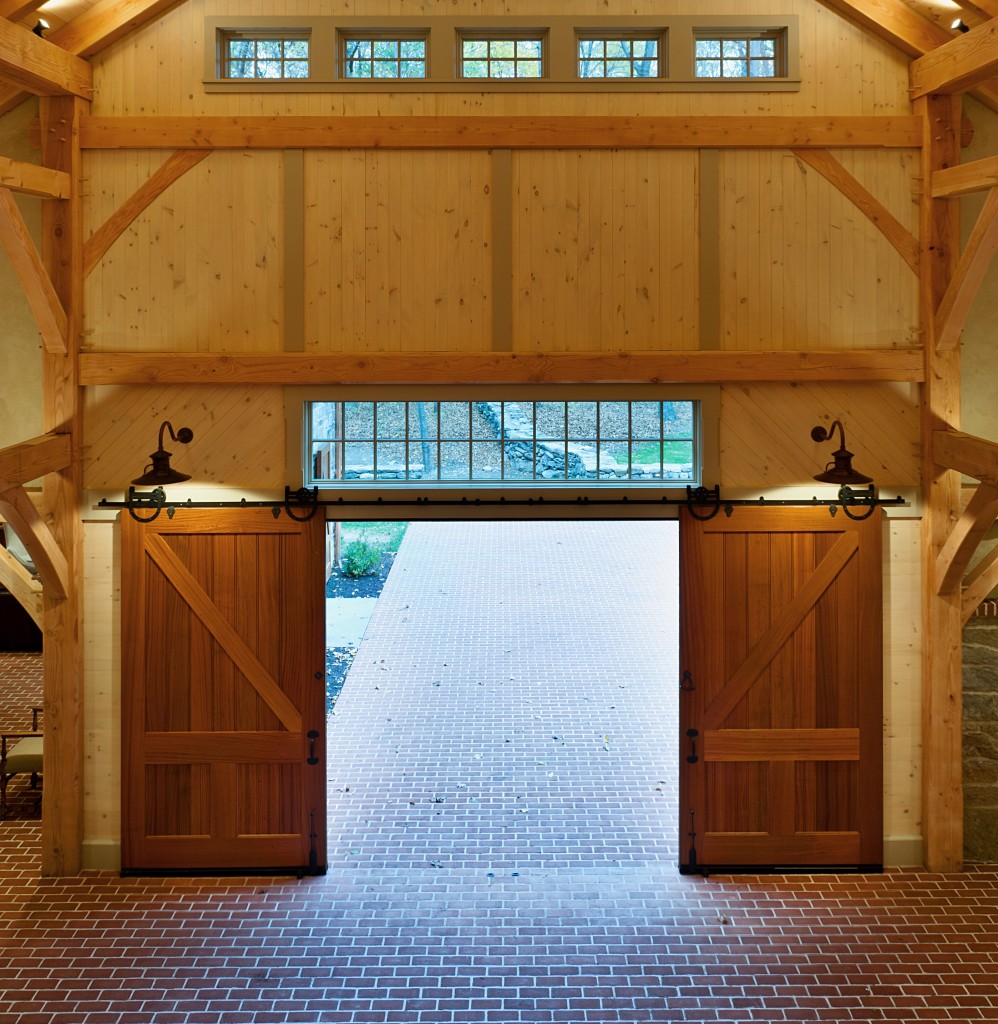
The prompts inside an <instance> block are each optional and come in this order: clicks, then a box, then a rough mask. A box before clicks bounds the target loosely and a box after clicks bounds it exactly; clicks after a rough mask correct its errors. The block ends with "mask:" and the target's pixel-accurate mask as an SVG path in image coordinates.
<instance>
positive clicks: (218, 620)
mask: <svg viewBox="0 0 998 1024" xmlns="http://www.w3.org/2000/svg"><path fill="white" fill-rule="evenodd" d="M146 552H147V554H148V556H149V558H150V559H152V561H153V562H154V563H155V564H156V565H157V566H158V567H159V568H160V570H162V572H163V573H164V575H165V576H166V577H167V579H168V580H169V581H170V583H171V585H172V586H173V587H174V588H175V589H176V590H177V593H178V594H179V595H180V596H181V598H182V599H183V600H184V602H185V603H186V604H187V605H188V606H189V607H190V609H191V611H192V612H193V613H194V614H195V615H196V616H197V618H198V620H199V621H200V622H202V623H203V624H204V625H205V627H206V628H207V629H208V631H209V632H210V633H211V635H212V636H213V637H214V638H215V639H216V640H217V641H218V643H219V644H221V645H222V649H223V650H224V652H225V654H226V655H227V656H228V657H229V658H231V659H232V662H233V664H235V665H236V666H237V667H238V669H239V671H240V672H242V673H243V675H244V676H245V677H246V680H247V682H248V683H249V684H250V686H252V687H253V689H254V690H256V692H257V693H258V694H259V695H260V696H261V697H262V698H263V700H264V701H265V702H266V703H267V705H268V707H270V709H271V710H272V711H273V712H274V714H275V715H277V717H278V718H279V719H280V720H281V722H282V724H283V725H284V727H285V728H286V729H287V730H288V731H290V732H300V731H301V726H302V720H301V713H300V712H299V710H298V708H296V707H295V705H294V703H293V702H292V701H290V700H289V699H288V697H287V695H286V694H285V693H284V692H283V690H281V688H280V687H279V686H278V685H277V684H276V683H275V681H274V679H273V678H272V676H271V675H270V673H269V672H268V671H267V669H266V667H265V666H264V665H263V664H262V663H261V661H260V660H259V658H258V657H257V656H256V654H255V653H254V652H253V651H252V650H251V649H250V647H249V646H248V645H247V644H246V642H245V641H244V640H243V638H242V637H241V636H240V635H239V633H237V632H236V630H235V629H233V627H232V625H231V623H229V622H228V621H227V620H226V619H225V617H224V616H223V615H222V614H220V612H219V610H218V608H217V607H216V606H215V604H214V602H213V601H212V600H211V598H210V597H209V596H208V594H207V593H205V591H204V590H203V589H202V587H201V586H200V585H199V583H198V582H197V580H196V579H195V578H194V577H193V576H192V575H191V573H190V572H189V571H188V570H187V568H186V566H185V565H184V564H183V562H182V561H181V560H180V559H179V558H178V557H177V555H176V554H175V553H174V552H173V550H172V549H171V548H170V547H169V545H167V544H166V543H165V542H164V541H163V540H162V539H161V538H160V537H159V536H156V535H152V536H149V537H147V538H146Z"/></svg>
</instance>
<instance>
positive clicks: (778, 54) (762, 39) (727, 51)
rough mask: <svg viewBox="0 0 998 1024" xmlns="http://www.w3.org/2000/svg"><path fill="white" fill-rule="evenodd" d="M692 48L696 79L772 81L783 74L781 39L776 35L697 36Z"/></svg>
mask: <svg viewBox="0 0 998 1024" xmlns="http://www.w3.org/2000/svg"><path fill="white" fill-rule="evenodd" d="M694 46H695V59H694V73H695V75H696V77H697V78H706V79H710V78H715V79H717V78H720V79H739V78H775V77H777V76H778V75H779V74H781V73H782V71H781V69H782V67H783V37H782V35H780V34H778V33H766V34H761V35H756V34H751V33H746V34H744V35H742V34H739V33H736V32H726V33H723V34H722V33H717V34H714V33H711V34H710V35H707V34H705V33H698V35H697V38H696V41H695V43H694Z"/></svg>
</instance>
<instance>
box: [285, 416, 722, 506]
mask: <svg viewBox="0 0 998 1024" xmlns="http://www.w3.org/2000/svg"><path fill="white" fill-rule="evenodd" d="M306 410H307V412H306V417H305V419H306V431H307V438H306V452H307V456H308V458H307V465H306V467H305V483H306V484H307V485H309V486H315V485H317V486H323V485H327V486H328V485H331V484H335V485H337V486H346V485H364V484H367V485H368V486H370V485H371V483H372V482H375V481H376V482H377V483H378V484H379V485H381V484H384V483H392V482H396V483H402V482H407V481H418V482H420V483H421V484H438V485H439V484H441V483H446V482H462V483H469V482H473V483H482V484H489V483H490V484H493V485H503V484H514V485H515V484H517V483H519V484H527V483H530V484H537V483H547V484H552V485H556V484H558V483H559V482H566V483H567V482H576V483H577V482H586V484H587V485H590V484H591V485H599V484H611V483H612V484H618V485H620V484H626V485H633V484H642V483H645V484H658V485H659V486H662V485H663V483H664V482H666V481H668V482H669V485H672V486H682V485H685V484H688V483H690V484H695V483H698V482H699V479H700V464H701V460H702V456H701V452H700V444H699V433H700V432H699V428H698V419H699V403H698V402H696V401H669V402H663V401H445V402H417V401H358V402H327V401H313V402H306Z"/></svg>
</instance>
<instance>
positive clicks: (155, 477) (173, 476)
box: [132, 420, 194, 487]
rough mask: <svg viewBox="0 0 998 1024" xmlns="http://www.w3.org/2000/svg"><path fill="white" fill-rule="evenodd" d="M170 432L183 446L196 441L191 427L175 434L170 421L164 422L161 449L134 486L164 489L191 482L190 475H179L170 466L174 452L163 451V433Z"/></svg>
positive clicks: (160, 436) (182, 428) (160, 431)
mask: <svg viewBox="0 0 998 1024" xmlns="http://www.w3.org/2000/svg"><path fill="white" fill-rule="evenodd" d="M164 430H169V431H170V437H171V438H173V440H174V441H179V442H180V443H181V444H190V443H191V441H193V440H194V431H193V430H191V428H190V427H181V428H180V429H179V430H178V431H177V432H176V433H174V432H173V425H172V424H171V423H170V421H169V420H163V423H162V426H160V428H159V449H158V451H154V452H153V453H152V455H150V456H149V458H150V459H151V460H152V462H151V463H150V464H149V465H148V466H146V471H145V473H143V474H142V476H140V477H136V478H135V479H134V480H133V481H132V483H133V484H151V485H153V486H159V487H162V486H163V485H164V484H179V483H180V482H181V481H182V480H190V474H188V473H178V472H177V470H175V469H174V468H173V467H172V466H171V465H170V456H171V455H172V454H173V453H172V452H168V451H165V450H164V449H163V431H164Z"/></svg>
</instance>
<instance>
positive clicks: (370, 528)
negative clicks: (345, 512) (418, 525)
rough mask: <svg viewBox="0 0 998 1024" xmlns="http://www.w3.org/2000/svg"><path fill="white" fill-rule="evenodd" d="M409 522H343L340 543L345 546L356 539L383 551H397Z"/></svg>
mask: <svg viewBox="0 0 998 1024" xmlns="http://www.w3.org/2000/svg"><path fill="white" fill-rule="evenodd" d="M408 525H409V524H408V523H341V524H340V544H341V545H342V547H343V548H346V546H347V545H348V544H350V543H352V542H353V541H355V540H360V541H363V542H364V543H365V544H369V545H370V546H371V547H373V548H378V549H379V550H380V551H381V552H382V553H384V552H392V553H394V552H396V551H398V549H399V545H400V544H401V543H402V538H403V537H404V536H405V531H406V527H407V526H408Z"/></svg>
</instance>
